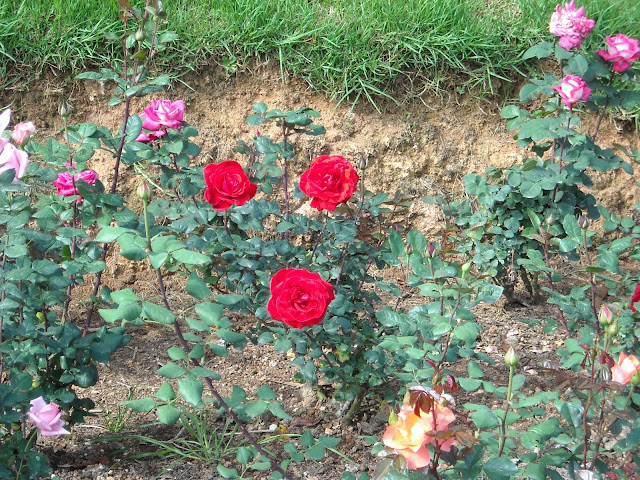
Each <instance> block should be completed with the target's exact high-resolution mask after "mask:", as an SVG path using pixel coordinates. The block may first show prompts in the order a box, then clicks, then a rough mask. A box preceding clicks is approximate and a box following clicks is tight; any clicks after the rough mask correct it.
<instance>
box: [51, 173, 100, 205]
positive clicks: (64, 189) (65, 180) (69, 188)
mask: <svg viewBox="0 0 640 480" xmlns="http://www.w3.org/2000/svg"><path fill="white" fill-rule="evenodd" d="M66 166H67V167H68V166H70V165H69V164H66ZM97 179H98V174H97V173H96V172H94V171H93V170H83V171H82V172H80V173H77V174H75V175H74V176H73V178H72V177H71V174H70V173H69V172H68V171H66V172H62V173H59V174H58V178H57V179H56V180H54V181H53V182H52V183H53V184H54V185H55V186H56V188H57V189H58V192H57V193H58V195H60V196H62V197H70V196H71V195H78V189H77V188H76V185H75V182H77V181H78V180H82V181H83V182H86V183H88V184H89V185H95V183H96V180H97ZM80 202H82V197H80V198H78V203H80Z"/></svg>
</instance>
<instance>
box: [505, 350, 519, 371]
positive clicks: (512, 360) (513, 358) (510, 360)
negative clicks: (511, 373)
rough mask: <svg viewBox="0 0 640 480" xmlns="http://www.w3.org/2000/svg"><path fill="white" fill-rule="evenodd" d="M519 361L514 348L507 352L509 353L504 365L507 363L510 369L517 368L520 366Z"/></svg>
mask: <svg viewBox="0 0 640 480" xmlns="http://www.w3.org/2000/svg"><path fill="white" fill-rule="evenodd" d="M519 361H520V360H519V359H518V355H516V351H515V350H514V349H513V347H509V350H507V353H506V354H505V356H504V363H506V364H507V365H508V366H510V367H515V366H516V365H518V362H519Z"/></svg>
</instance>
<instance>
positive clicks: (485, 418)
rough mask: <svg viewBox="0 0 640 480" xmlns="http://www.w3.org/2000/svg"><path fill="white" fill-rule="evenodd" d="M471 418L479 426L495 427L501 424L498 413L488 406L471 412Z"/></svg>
mask: <svg viewBox="0 0 640 480" xmlns="http://www.w3.org/2000/svg"><path fill="white" fill-rule="evenodd" d="M471 419H472V420H473V423H475V424H476V427H478V428H495V427H497V426H498V424H499V422H498V417H496V414H495V413H493V412H492V411H491V410H489V408H488V407H486V406H485V407H484V408H480V409H478V410H476V411H475V412H473V413H472V414H471Z"/></svg>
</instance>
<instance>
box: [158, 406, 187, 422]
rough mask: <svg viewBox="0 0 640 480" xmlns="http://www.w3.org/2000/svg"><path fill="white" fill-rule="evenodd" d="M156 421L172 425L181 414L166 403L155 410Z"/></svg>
mask: <svg viewBox="0 0 640 480" xmlns="http://www.w3.org/2000/svg"><path fill="white" fill-rule="evenodd" d="M157 414H158V420H159V421H160V422H161V423H164V424H165V425H174V424H175V423H176V422H177V421H178V419H179V418H180V415H182V412H181V411H180V409H178V408H176V407H175V406H174V405H173V404H172V403H168V404H167V405H162V406H160V407H158V410H157Z"/></svg>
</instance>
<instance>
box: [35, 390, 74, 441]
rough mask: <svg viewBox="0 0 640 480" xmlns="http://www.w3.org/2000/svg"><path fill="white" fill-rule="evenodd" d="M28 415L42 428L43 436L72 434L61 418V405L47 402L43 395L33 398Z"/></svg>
mask: <svg viewBox="0 0 640 480" xmlns="http://www.w3.org/2000/svg"><path fill="white" fill-rule="evenodd" d="M28 416H29V421H30V422H31V423H32V424H33V425H35V426H36V428H37V429H38V430H40V433H41V434H42V436H43V437H55V436H58V435H69V434H71V432H69V431H68V430H66V429H65V428H64V422H63V421H62V419H61V418H60V417H62V413H60V407H59V406H58V405H57V404H55V403H53V402H51V403H47V402H45V401H44V399H43V398H42V397H38V398H36V399H33V400H31V409H30V410H29V413H28Z"/></svg>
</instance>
